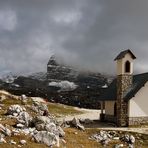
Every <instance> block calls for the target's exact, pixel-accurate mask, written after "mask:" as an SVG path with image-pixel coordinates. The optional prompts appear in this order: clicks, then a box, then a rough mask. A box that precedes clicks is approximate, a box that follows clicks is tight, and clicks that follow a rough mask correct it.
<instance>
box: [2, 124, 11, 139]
mask: <svg viewBox="0 0 148 148" xmlns="http://www.w3.org/2000/svg"><path fill="white" fill-rule="evenodd" d="M0 132H1V133H2V134H4V135H6V136H11V131H10V130H9V129H8V128H6V127H4V126H3V125H2V124H0Z"/></svg>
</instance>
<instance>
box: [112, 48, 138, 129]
mask: <svg viewBox="0 0 148 148" xmlns="http://www.w3.org/2000/svg"><path fill="white" fill-rule="evenodd" d="M135 59H136V57H135V55H134V54H133V53H132V52H131V50H129V49H128V50H125V51H122V52H120V54H119V55H118V56H117V57H116V58H115V61H116V62H117V102H116V103H117V125H118V126H127V123H128V102H127V101H125V100H124V95H125V93H126V92H127V90H128V89H129V88H130V87H131V86H132V83H133V62H134V60H135Z"/></svg>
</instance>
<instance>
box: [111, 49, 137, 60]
mask: <svg viewBox="0 0 148 148" xmlns="http://www.w3.org/2000/svg"><path fill="white" fill-rule="evenodd" d="M127 53H129V54H130V55H131V57H132V58H133V59H136V56H135V55H134V54H133V53H132V51H131V50H130V49H127V50H124V51H122V52H120V53H119V54H118V55H117V57H116V58H115V59H114V61H116V60H120V59H122V58H124V57H125V55H126V54H127Z"/></svg>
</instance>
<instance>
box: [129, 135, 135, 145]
mask: <svg viewBox="0 0 148 148" xmlns="http://www.w3.org/2000/svg"><path fill="white" fill-rule="evenodd" d="M135 141H136V140H135V137H134V136H133V135H130V137H129V142H130V144H134V143H135Z"/></svg>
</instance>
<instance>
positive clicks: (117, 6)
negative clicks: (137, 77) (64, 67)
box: [0, 0, 148, 74]
mask: <svg viewBox="0 0 148 148" xmlns="http://www.w3.org/2000/svg"><path fill="white" fill-rule="evenodd" d="M147 13H148V1H146V0H141V1H139V0H130V1H129V0H124V1H119V0H112V1H101V0H91V1H90V0H81V1H80V0H60V1H59V0H42V1H41V0H13V1H11V0H5V1H2V0H0V53H1V54H0V63H1V65H0V73H3V72H5V71H12V72H19V73H28V72H36V71H46V64H47V62H48V60H49V58H50V56H51V55H52V54H53V53H55V54H56V55H57V56H58V57H60V62H66V63H68V64H71V65H74V66H78V67H79V68H80V69H89V70H93V71H99V72H105V73H109V74H110V73H115V71H116V70H115V63H114V62H113V59H114V57H115V56H116V55H117V54H118V53H119V52H120V51H121V50H123V49H128V48H130V49H132V50H133V52H134V53H135V55H136V56H137V57H138V58H137V61H136V62H135V71H136V72H145V71H148V66H147V64H146V63H147V62H148V61H147V55H148V50H147V48H148V46H147V38H148V30H147V26H148V15H147ZM141 65H143V66H141Z"/></svg>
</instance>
